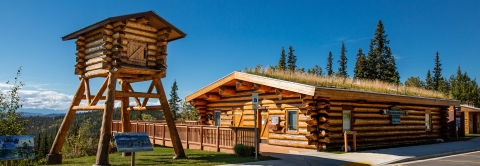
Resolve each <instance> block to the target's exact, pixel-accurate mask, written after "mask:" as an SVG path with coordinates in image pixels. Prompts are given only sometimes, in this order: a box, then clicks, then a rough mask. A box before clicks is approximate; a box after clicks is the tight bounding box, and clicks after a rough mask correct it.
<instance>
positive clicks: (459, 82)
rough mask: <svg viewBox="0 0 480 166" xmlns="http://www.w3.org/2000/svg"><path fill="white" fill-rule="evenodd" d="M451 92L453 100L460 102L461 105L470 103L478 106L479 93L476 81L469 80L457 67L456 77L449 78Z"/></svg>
mask: <svg viewBox="0 0 480 166" xmlns="http://www.w3.org/2000/svg"><path fill="white" fill-rule="evenodd" d="M450 82H451V92H452V96H453V99H455V100H460V101H461V102H462V103H472V104H474V105H476V106H479V104H480V91H479V88H478V84H477V81H476V79H473V80H472V79H471V78H470V77H469V76H468V75H467V72H463V74H462V70H461V69H460V66H458V69H457V75H456V76H453V75H452V76H451V77H450Z"/></svg>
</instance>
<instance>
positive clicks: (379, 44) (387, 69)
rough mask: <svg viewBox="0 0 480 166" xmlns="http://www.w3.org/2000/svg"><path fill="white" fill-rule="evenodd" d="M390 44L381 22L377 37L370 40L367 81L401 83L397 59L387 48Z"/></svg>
mask: <svg viewBox="0 0 480 166" xmlns="http://www.w3.org/2000/svg"><path fill="white" fill-rule="evenodd" d="M389 43H390V41H389V40H387V35H386V34H385V30H384V27H383V23H382V20H379V21H378V24H377V29H376V30H375V36H374V38H373V39H371V40H370V46H369V49H370V50H369V51H368V58H367V65H366V66H368V74H367V76H368V77H367V79H373V80H376V79H378V80H381V81H385V82H390V83H397V84H398V83H400V74H399V73H398V71H397V67H396V63H395V57H393V55H392V52H391V50H390V47H388V46H387V44H389Z"/></svg>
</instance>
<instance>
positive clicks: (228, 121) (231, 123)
mask: <svg viewBox="0 0 480 166" xmlns="http://www.w3.org/2000/svg"><path fill="white" fill-rule="evenodd" d="M220 125H222V126H230V125H233V121H232V120H221V121H220Z"/></svg>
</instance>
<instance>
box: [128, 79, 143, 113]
mask: <svg viewBox="0 0 480 166" xmlns="http://www.w3.org/2000/svg"><path fill="white" fill-rule="evenodd" d="M125 86H126V88H128V90H127V89H125V92H127V91H128V92H132V93H134V92H135V91H134V90H133V87H132V85H130V83H128V82H126V85H125ZM133 100H134V101H135V103H137V106H139V107H141V106H142V104H141V103H140V100H139V99H138V97H133Z"/></svg>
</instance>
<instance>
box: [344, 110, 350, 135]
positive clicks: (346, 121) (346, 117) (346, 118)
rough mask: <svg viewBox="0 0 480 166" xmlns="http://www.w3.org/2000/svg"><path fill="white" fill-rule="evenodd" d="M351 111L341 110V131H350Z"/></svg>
mask: <svg viewBox="0 0 480 166" xmlns="http://www.w3.org/2000/svg"><path fill="white" fill-rule="evenodd" d="M351 122H352V111H351V110H343V112H342V131H351V130H352V128H351V126H352V125H351Z"/></svg>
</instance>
